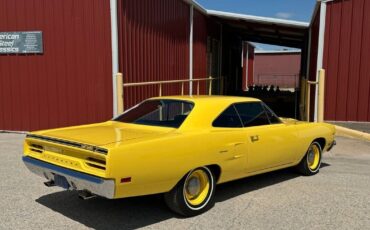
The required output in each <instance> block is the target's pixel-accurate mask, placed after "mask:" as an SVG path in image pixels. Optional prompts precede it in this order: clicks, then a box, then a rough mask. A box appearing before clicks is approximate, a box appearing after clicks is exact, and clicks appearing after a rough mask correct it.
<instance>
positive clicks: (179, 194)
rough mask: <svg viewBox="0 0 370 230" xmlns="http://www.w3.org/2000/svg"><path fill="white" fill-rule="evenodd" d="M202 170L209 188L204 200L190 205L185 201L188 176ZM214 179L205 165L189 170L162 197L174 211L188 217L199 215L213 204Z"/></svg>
mask: <svg viewBox="0 0 370 230" xmlns="http://www.w3.org/2000/svg"><path fill="white" fill-rule="evenodd" d="M199 170H200V171H202V173H204V174H205V175H207V178H208V180H209V190H208V192H207V193H206V194H207V195H206V196H205V199H204V201H202V202H201V203H200V204H198V205H192V204H190V203H189V202H188V201H187V198H186V195H185V193H186V192H185V191H186V188H185V186H186V184H187V182H188V179H189V176H190V175H192V174H193V172H198V171H199ZM215 183H216V181H215V177H214V175H213V173H212V172H211V170H210V169H209V168H207V167H200V168H196V169H194V170H192V171H190V172H189V173H188V174H186V176H185V177H184V178H183V179H182V180H181V181H180V182H179V183H178V184H177V185H176V186H175V187H174V188H173V189H172V190H171V191H169V192H167V193H165V194H164V199H165V202H166V204H167V206H168V207H169V208H170V209H171V210H172V211H174V212H176V213H178V214H180V215H182V216H186V217H190V216H196V215H199V214H201V213H203V212H205V211H207V210H209V209H210V208H212V207H213V206H214V202H215V201H214V195H215V187H216V184H215Z"/></svg>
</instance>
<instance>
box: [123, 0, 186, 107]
mask: <svg viewBox="0 0 370 230" xmlns="http://www.w3.org/2000/svg"><path fill="white" fill-rule="evenodd" d="M118 5H119V9H118V17H119V34H120V36H119V42H120V50H119V53H120V71H122V73H123V76H124V82H144V81H160V80H175V79H188V78H189V29H190V26H189V17H190V8H189V5H187V4H186V3H184V2H183V1H173V0H158V1H152V0H135V1H131V0H119V2H118ZM186 88H187V87H186ZM180 92H181V86H180V84H177V85H176V86H175V85H165V86H164V87H163V92H162V93H163V95H174V94H180ZM152 96H158V86H140V87H132V88H125V91H124V98H125V108H129V107H131V106H133V105H135V104H137V103H138V102H140V101H142V100H143V99H146V98H148V97H152Z"/></svg>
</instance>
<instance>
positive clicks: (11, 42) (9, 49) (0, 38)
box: [0, 31, 43, 54]
mask: <svg viewBox="0 0 370 230" xmlns="http://www.w3.org/2000/svg"><path fill="white" fill-rule="evenodd" d="M29 53H43V46H42V32H41V31H27V32H0V54H29Z"/></svg>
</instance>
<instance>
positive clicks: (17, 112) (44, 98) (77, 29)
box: [0, 0, 112, 130]
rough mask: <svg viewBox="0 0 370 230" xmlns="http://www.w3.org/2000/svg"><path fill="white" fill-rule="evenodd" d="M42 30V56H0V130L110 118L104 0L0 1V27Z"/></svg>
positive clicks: (107, 21)
mask: <svg viewBox="0 0 370 230" xmlns="http://www.w3.org/2000/svg"><path fill="white" fill-rule="evenodd" d="M28 30H41V31H43V42H44V54H41V55H32V54H31V55H0V108H1V111H0V130H1V129H3V130H36V129H45V128H53V127H61V126H69V125H76V124H83V123H91V122H98V121H104V120H106V119H109V118H110V117H111V116H112V80H111V79H112V78H111V74H112V71H111V42H110V41H111V38H110V15H109V1H108V0H105V1H102V0H63V1H60V0H0V31H28Z"/></svg>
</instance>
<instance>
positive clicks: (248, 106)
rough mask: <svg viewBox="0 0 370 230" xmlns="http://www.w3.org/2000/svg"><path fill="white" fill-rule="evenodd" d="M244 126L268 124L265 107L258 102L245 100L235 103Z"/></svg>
mask: <svg viewBox="0 0 370 230" xmlns="http://www.w3.org/2000/svg"><path fill="white" fill-rule="evenodd" d="M235 108H236V110H237V111H238V113H239V115H240V118H241V120H242V122H243V126H244V127H250V126H260V125H269V124H270V121H269V119H268V117H267V114H266V112H265V109H264V108H263V107H262V104H261V103H260V102H246V103H238V104H235Z"/></svg>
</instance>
